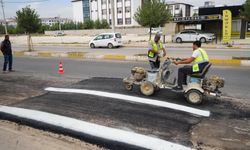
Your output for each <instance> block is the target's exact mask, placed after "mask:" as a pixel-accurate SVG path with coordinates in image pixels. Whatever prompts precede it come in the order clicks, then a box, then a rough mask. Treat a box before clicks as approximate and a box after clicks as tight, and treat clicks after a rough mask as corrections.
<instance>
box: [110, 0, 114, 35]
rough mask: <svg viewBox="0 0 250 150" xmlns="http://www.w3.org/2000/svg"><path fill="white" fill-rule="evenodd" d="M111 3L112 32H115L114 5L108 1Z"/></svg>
mask: <svg viewBox="0 0 250 150" xmlns="http://www.w3.org/2000/svg"><path fill="white" fill-rule="evenodd" d="M110 2H111V17H112V19H111V20H112V31H113V32H115V6H114V5H115V4H114V0H110Z"/></svg>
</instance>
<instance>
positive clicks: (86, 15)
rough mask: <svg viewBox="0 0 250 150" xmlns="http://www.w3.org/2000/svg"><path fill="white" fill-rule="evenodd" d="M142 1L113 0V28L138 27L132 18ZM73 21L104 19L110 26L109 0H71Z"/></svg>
mask: <svg viewBox="0 0 250 150" xmlns="http://www.w3.org/2000/svg"><path fill="white" fill-rule="evenodd" d="M142 2H143V0H114V9H115V10H114V15H115V26H116V27H126V26H139V25H138V23H137V22H136V21H135V20H134V18H133V16H134V14H135V12H136V11H137V9H138V8H139V7H140V6H141V5H142ZM72 6H73V14H74V21H76V22H84V20H86V19H91V20H94V21H95V20H97V19H99V20H102V19H105V20H107V22H109V23H110V24H111V18H112V16H111V3H110V0H73V1H72Z"/></svg>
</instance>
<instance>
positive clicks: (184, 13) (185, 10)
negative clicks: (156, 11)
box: [166, 1, 194, 17]
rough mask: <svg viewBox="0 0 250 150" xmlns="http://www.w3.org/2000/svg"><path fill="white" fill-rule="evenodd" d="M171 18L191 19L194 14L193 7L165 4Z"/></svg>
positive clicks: (169, 2)
mask: <svg viewBox="0 0 250 150" xmlns="http://www.w3.org/2000/svg"><path fill="white" fill-rule="evenodd" d="M166 3H167V4H168V7H169V11H170V13H171V15H172V16H173V17H191V16H193V14H194V11H193V8H194V6H193V5H190V4H186V3H179V2H174V1H167V2H166Z"/></svg>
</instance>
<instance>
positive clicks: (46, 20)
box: [41, 17, 72, 26]
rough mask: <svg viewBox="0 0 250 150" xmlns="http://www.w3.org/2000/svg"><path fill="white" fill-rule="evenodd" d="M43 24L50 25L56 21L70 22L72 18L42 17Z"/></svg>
mask: <svg viewBox="0 0 250 150" xmlns="http://www.w3.org/2000/svg"><path fill="white" fill-rule="evenodd" d="M41 21H42V24H43V25H48V26H52V25H54V24H56V23H59V22H60V23H61V24H64V23H68V22H71V21H72V20H71V19H67V18H59V17H54V18H41Z"/></svg>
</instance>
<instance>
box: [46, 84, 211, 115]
mask: <svg viewBox="0 0 250 150" xmlns="http://www.w3.org/2000/svg"><path fill="white" fill-rule="evenodd" d="M45 90H46V91H50V92H61V93H76V94H87V95H95V96H101V97H108V98H113V99H119V100H124V101H128V102H136V103H141V104H147V105H153V106H157V107H165V108H169V109H173V110H178V111H183V112H187V113H190V114H194V115H199V116H204V117H209V116H210V111H206V110H201V109H196V108H192V107H187V106H183V105H178V104H174V103H169V102H163V101H159V100H154V99H147V98H140V97H134V96H128V95H123V94H115V93H109V92H102V91H95V90H84V89H67V88H53V87H49V88H46V89H45Z"/></svg>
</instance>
